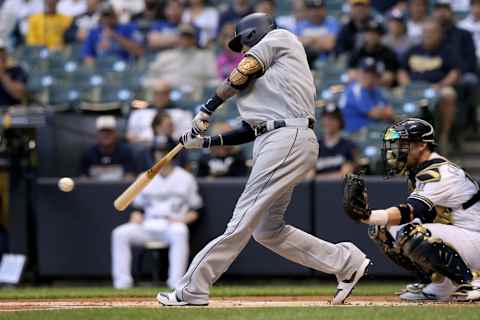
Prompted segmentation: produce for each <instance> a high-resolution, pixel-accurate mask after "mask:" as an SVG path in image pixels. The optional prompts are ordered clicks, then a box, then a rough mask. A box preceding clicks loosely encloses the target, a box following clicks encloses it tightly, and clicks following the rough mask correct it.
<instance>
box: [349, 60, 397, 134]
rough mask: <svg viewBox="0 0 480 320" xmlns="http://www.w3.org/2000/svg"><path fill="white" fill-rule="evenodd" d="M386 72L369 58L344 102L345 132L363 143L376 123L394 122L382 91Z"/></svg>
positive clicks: (364, 62) (361, 65)
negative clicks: (382, 77) (381, 84)
mask: <svg viewBox="0 0 480 320" xmlns="http://www.w3.org/2000/svg"><path fill="white" fill-rule="evenodd" d="M384 72H385V67H384V65H383V63H382V62H377V61H375V59H373V58H370V57H369V58H366V59H364V60H362V62H361V64H360V72H359V73H358V76H359V77H358V81H355V82H353V83H352V84H350V85H349V86H348V87H347V88H346V90H345V93H344V94H343V97H342V98H341V104H340V106H341V107H342V112H343V116H344V119H345V131H346V132H347V133H349V134H354V136H355V138H357V139H362V138H363V136H364V132H365V131H366V130H367V128H368V126H369V125H371V124H373V123H375V122H376V121H388V122H390V121H392V120H393V118H394V111H393V108H392V107H391V106H390V104H389V102H388V100H387V99H386V97H385V96H384V95H383V93H382V90H381V89H380V87H379V84H380V81H381V75H382V74H383V73H384Z"/></svg>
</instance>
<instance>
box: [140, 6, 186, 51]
mask: <svg viewBox="0 0 480 320" xmlns="http://www.w3.org/2000/svg"><path fill="white" fill-rule="evenodd" d="M182 14H183V5H182V2H181V1H179V0H169V1H167V2H166V4H165V8H164V12H163V16H164V17H163V19H162V20H160V21H158V22H156V23H154V24H153V25H152V28H151V30H150V32H149V33H148V34H147V43H148V47H149V49H150V50H151V51H157V50H162V49H170V48H174V47H177V46H178V45H179V43H180V31H179V29H178V27H179V26H180V24H181V22H182Z"/></svg>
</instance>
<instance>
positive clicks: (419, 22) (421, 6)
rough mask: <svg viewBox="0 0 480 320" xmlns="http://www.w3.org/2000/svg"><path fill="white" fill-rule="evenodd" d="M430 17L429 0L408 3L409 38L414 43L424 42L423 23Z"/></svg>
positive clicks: (415, 0) (413, 0)
mask: <svg viewBox="0 0 480 320" xmlns="http://www.w3.org/2000/svg"><path fill="white" fill-rule="evenodd" d="M427 17H428V0H410V1H409V2H408V21H407V29H408V36H409V37H410V38H411V39H412V41H413V42H415V43H419V42H421V41H422V32H423V23H424V22H425V19H427Z"/></svg>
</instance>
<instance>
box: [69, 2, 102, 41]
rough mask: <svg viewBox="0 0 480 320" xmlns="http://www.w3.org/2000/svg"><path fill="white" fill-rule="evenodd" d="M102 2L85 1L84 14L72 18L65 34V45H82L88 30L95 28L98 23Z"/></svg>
mask: <svg viewBox="0 0 480 320" xmlns="http://www.w3.org/2000/svg"><path fill="white" fill-rule="evenodd" d="M101 1H102V0H87V10H86V12H85V13H83V14H81V15H79V16H77V17H75V18H74V20H73V22H72V24H71V26H70V28H68V31H67V32H66V34H65V41H66V42H67V43H83V42H84V41H85V39H86V38H87V36H88V34H89V33H90V30H92V29H94V28H97V27H98V23H99V21H100V12H99V8H100V5H101Z"/></svg>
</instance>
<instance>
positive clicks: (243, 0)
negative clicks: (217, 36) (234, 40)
mask: <svg viewBox="0 0 480 320" xmlns="http://www.w3.org/2000/svg"><path fill="white" fill-rule="evenodd" d="M250 13H253V7H252V5H251V3H250V0H233V1H232V2H231V3H230V4H229V5H228V7H227V9H226V10H225V11H223V12H221V13H220V18H219V21H218V31H219V32H220V31H221V30H222V29H223V27H224V25H225V24H226V23H232V24H233V25H235V23H236V22H237V21H238V20H240V19H241V18H243V17H245V16H246V15H249V14H250Z"/></svg>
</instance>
